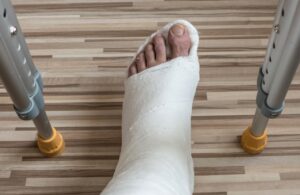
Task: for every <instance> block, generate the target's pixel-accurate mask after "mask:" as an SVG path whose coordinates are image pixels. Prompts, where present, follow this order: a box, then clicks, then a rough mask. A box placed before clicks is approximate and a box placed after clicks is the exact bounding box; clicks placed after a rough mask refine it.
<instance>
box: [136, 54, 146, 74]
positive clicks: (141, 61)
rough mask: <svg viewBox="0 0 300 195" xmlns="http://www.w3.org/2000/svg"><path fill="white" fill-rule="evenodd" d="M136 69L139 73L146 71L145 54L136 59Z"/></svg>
mask: <svg viewBox="0 0 300 195" xmlns="http://www.w3.org/2000/svg"><path fill="white" fill-rule="evenodd" d="M136 68H137V72H138V73H139V72H142V71H143V70H145V69H146V60H145V55H144V53H143V52H142V53H140V54H139V55H138V56H137V58H136Z"/></svg>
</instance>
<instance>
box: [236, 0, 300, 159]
mask: <svg viewBox="0 0 300 195" xmlns="http://www.w3.org/2000/svg"><path fill="white" fill-rule="evenodd" d="M299 62H300V1H294V0H282V1H280V2H279V4H278V7H277V12H276V16H275V20H274V28H273V32H272V34H271V37H270V39H269V44H268V49H267V54H266V57H265V61H264V63H263V65H262V66H261V67H260V70H259V74H258V79H257V88H258V92H257V97H256V104H257V108H256V112H255V116H254V118H253V121H252V125H251V126H249V127H248V128H247V129H246V130H245V131H244V132H243V135H242V137H241V145H242V147H243V149H244V150H245V151H246V152H248V153H250V154H258V153H260V152H262V151H263V150H264V148H265V146H266V144H267V139H268V137H267V131H266V127H267V124H268V120H269V119H270V118H276V117H277V116H279V115H280V114H281V112H282V111H283V108H284V99H285V96H286V94H287V91H288V88H289V86H290V84H291V82H292V79H293V77H294V75H295V73H296V70H297V67H298V64H299Z"/></svg>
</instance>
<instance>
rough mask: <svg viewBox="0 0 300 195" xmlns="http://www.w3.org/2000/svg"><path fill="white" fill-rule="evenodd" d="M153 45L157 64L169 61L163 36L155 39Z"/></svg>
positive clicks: (157, 36)
mask: <svg viewBox="0 0 300 195" xmlns="http://www.w3.org/2000/svg"><path fill="white" fill-rule="evenodd" d="M153 45H154V51H155V60H156V63H157V64H161V63H163V62H165V61H166V60H167V57H166V45H165V40H164V38H163V36H162V35H160V34H158V35H156V36H155V37H153Z"/></svg>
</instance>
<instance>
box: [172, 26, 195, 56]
mask: <svg viewBox="0 0 300 195" xmlns="http://www.w3.org/2000/svg"><path fill="white" fill-rule="evenodd" d="M168 41H169V44H170V49H171V59H173V58H176V57H179V56H188V55H189V50H190V47H191V40H190V37H189V33H188V30H187V29H186V27H185V26H184V25H182V24H175V25H174V26H172V27H171V29H170V31H169V36H168Z"/></svg>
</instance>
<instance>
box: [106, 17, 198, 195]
mask: <svg viewBox="0 0 300 195" xmlns="http://www.w3.org/2000/svg"><path fill="white" fill-rule="evenodd" d="M176 23H181V24H183V25H185V26H186V27H187V29H188V31H189V35H190V38H191V42H192V46H191V49H190V53H189V56H186V57H178V58H175V59H173V60H170V61H168V62H166V63H163V64H160V65H158V66H154V67H151V68H149V69H146V70H144V71H143V72H141V73H138V74H135V75H133V76H131V77H129V78H128V79H127V80H126V81H125V99H124V103H123V113H122V117H123V118H122V150H121V154H120V159H119V162H118V165H117V168H116V171H115V173H114V176H113V178H112V180H111V181H110V182H109V184H108V185H107V187H106V188H105V189H104V191H103V192H102V193H101V194H102V195H191V194H192V193H193V189H194V172H193V162H192V157H191V112H192V103H193V99H194V95H195V91H196V87H197V83H198V80H199V63H198V56H197V47H198V41H199V37H198V32H197V30H196V29H195V28H194V27H193V26H192V25H191V24H190V23H188V22H187V21H184V20H178V21H175V22H173V23H170V24H168V25H166V26H165V27H163V28H162V29H161V30H159V31H157V32H156V33H154V34H153V35H151V37H150V38H149V39H147V40H146V42H145V43H144V44H143V45H142V46H141V47H140V49H139V51H141V50H142V49H144V47H145V45H146V44H147V43H148V42H149V41H151V39H152V37H153V36H154V35H155V34H157V33H162V34H163V36H164V37H165V39H166V40H168V38H167V36H168V31H169V29H170V27H171V26H173V25H174V24H176ZM167 45H168V43H167ZM139 51H138V53H139Z"/></svg>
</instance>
